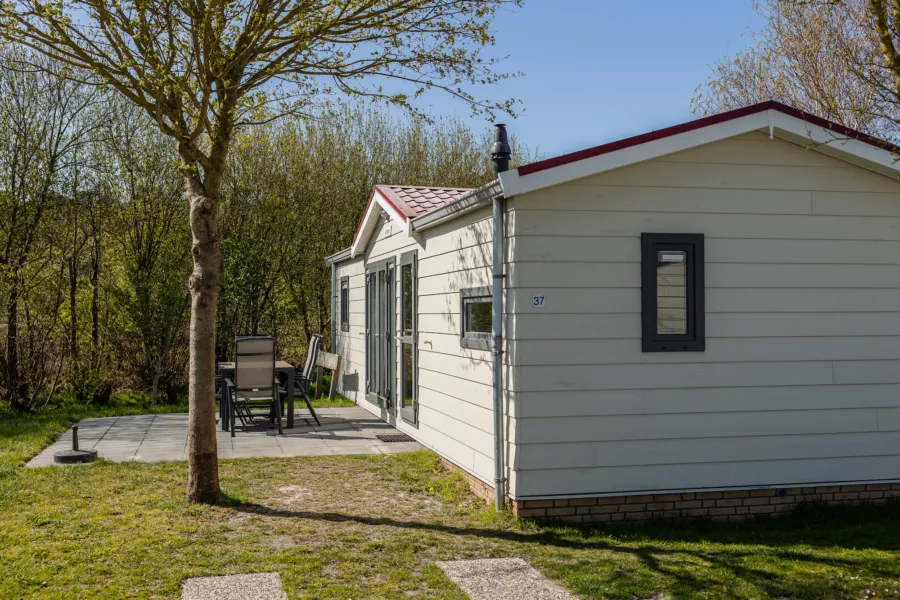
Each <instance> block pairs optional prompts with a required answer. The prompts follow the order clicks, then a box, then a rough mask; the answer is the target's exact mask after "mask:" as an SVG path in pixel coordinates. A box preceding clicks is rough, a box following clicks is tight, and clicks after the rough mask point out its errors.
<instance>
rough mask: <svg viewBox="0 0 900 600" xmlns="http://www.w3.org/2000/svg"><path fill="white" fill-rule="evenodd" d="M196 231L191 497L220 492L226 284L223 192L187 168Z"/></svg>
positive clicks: (206, 498)
mask: <svg viewBox="0 0 900 600" xmlns="http://www.w3.org/2000/svg"><path fill="white" fill-rule="evenodd" d="M185 179H186V182H187V194H188V200H189V202H190V209H191V212H190V215H191V233H192V235H193V246H192V254H193V262H194V271H193V273H192V274H191V277H190V280H189V284H188V287H189V289H190V293H191V328H190V364H189V378H188V380H189V390H188V391H189V400H188V402H189V415H188V442H187V450H188V452H187V454H188V486H187V501H188V502H189V503H198V502H202V503H206V504H211V503H215V502H216V501H217V500H218V498H219V467H218V458H217V454H216V399H215V368H216V366H215V365H216V363H215V361H216V308H217V306H218V302H219V292H220V289H221V285H222V257H221V254H220V249H219V233H218V223H217V216H216V211H217V202H218V198H216V195H215V193H214V190H212V191H213V193H210V190H208V189H206V188H204V186H203V184H202V183H201V182H200V180H199V178H198V177H197V176H196V174H194V173H186V175H185Z"/></svg>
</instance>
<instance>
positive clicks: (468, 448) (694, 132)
mask: <svg viewBox="0 0 900 600" xmlns="http://www.w3.org/2000/svg"><path fill="white" fill-rule="evenodd" d="M505 135H506V134H505V131H504V130H502V129H498V140H499V142H498V144H495V158H496V159H497V161H496V162H497V164H498V168H497V170H498V172H499V173H498V176H497V178H496V179H495V180H494V181H491V182H489V183H488V184H486V185H484V186H482V187H481V188H478V189H477V190H446V189H435V188H416V187H403V186H376V187H375V189H374V190H373V192H372V197H371V198H370V200H369V204H368V206H367V208H366V211H365V215H364V217H363V219H362V222H361V224H360V227H359V230H358V232H357V234H356V237H355V239H354V240H353V245H352V246H351V247H350V248H349V249H347V250H345V251H343V252H340V253H338V254H336V255H334V256H331V257H329V258H328V259H327V260H328V263H329V264H330V265H332V266H333V286H334V288H333V289H334V294H333V298H334V306H333V311H334V323H335V328H334V331H333V332H332V335H333V339H334V347H335V351H336V352H339V353H340V354H342V355H343V357H344V361H345V365H346V369H345V374H344V375H343V378H342V381H341V386H340V391H341V392H342V393H343V394H344V395H345V396H347V397H349V398H351V399H353V400H355V401H356V402H357V403H359V404H360V406H363V407H365V408H367V409H368V410H370V411H371V412H373V413H374V414H377V415H381V416H382V417H383V418H384V419H385V420H388V421H390V422H391V423H396V425H397V427H398V428H399V429H401V430H402V431H404V432H406V433H408V434H409V435H410V436H412V437H413V438H415V439H416V440H418V441H419V442H421V443H422V444H424V445H425V446H428V447H430V448H433V449H434V450H435V451H436V452H437V453H439V454H440V455H441V456H442V457H443V458H444V459H446V461H448V462H449V463H452V464H453V465H455V466H456V467H457V468H459V469H460V470H461V471H463V472H464V473H466V474H467V475H468V476H469V480H470V481H472V482H474V483H475V487H476V488H477V489H478V490H479V491H481V492H483V493H485V494H486V495H491V494H494V491H496V492H497V493H496V496H497V497H498V498H499V499H501V500H505V501H508V502H511V503H512V504H513V506H514V507H515V508H516V510H517V511H519V513H520V514H522V515H525V516H531V517H561V518H566V519H568V520H573V521H582V520H598V521H608V520H618V519H626V518H634V519H643V518H648V517H684V516H717V517H722V518H734V519H740V518H745V517H746V516H747V515H750V514H755V513H771V512H776V511H781V510H786V509H789V508H792V507H793V506H795V505H796V504H797V503H798V502H800V501H802V500H808V499H817V500H822V501H845V500H857V499H861V498H871V499H877V498H883V497H886V496H888V495H891V494H892V491H891V490H892V489H894V490H900V485H898V484H897V483H894V482H900V181H898V174H900V168H898V163H897V156H896V155H897V153H898V150H897V149H896V148H895V147H893V146H890V145H888V144H886V143H884V142H881V141H879V140H876V139H873V138H871V137H868V136H866V135H864V134H862V133H859V132H856V131H851V130H848V129H846V128H844V127H841V126H839V125H836V124H834V123H830V122H828V121H825V120H823V119H820V118H818V117H815V116H812V115H809V114H806V113H803V112H801V111H799V110H796V109H793V108H791V107H788V106H785V105H782V104H779V103H776V102H765V103H762V104H758V105H754V106H750V107H747V108H743V109H740V110H735V111H731V112H728V113H723V114H720V115H716V116H713V117H708V118H704V119H699V120H696V121H692V122H689V123H685V124H682V125H677V126H674V127H670V128H667V129H663V130H659V131H654V132H651V133H648V134H645V135H641V136H637V137H633V138H628V139H625V140H621V141H617V142H613V143H610V144H605V145H602V146H598V147H595V148H590V149H587V150H583V151H580V152H576V153H573V154H569V155H565V156H561V157H558V158H553V159H550V160H545V161H541V162H538V163H534V164H530V165H526V166H523V167H519V168H518V169H513V170H504V167H505V164H504V159H505V158H506V157H508V154H506V155H505V154H504V153H505V152H508V147H504V144H503V142H505ZM497 231H502V235H495V232H497ZM492 288H493V289H492ZM498 291H501V292H500V293H498ZM492 299H493V300H497V302H493V303H492ZM492 311H495V312H496V311H502V312H497V313H496V314H502V315H503V318H502V319H497V318H492ZM501 321H502V331H494V332H493V333H492V331H491V327H492V324H497V325H500V322H501ZM500 334H502V341H501V343H500V345H499V347H498V349H500V350H502V352H494V350H493V348H494V342H493V337H492V336H493V335H497V336H499V335H500ZM497 339H500V338H499V337H498V338H497ZM501 363H502V364H501ZM495 365H501V366H499V368H495ZM495 375H497V376H496V377H495ZM495 406H499V408H500V410H497V409H495ZM497 447H499V448H501V449H502V451H501V452H499V453H498V452H496V451H495V448H497ZM498 480H499V481H498ZM893 493H897V494H900V491H897V492H893Z"/></svg>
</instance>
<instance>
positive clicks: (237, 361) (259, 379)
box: [227, 335, 282, 437]
mask: <svg viewBox="0 0 900 600" xmlns="http://www.w3.org/2000/svg"><path fill="white" fill-rule="evenodd" d="M229 383H231V382H229ZM227 388H228V390H229V393H228V394H227V395H228V400H229V402H228V404H229V407H228V408H229V411H228V412H229V415H228V416H229V420H230V427H231V435H232V437H234V430H235V426H236V425H237V423H236V421H237V420H240V422H241V424H242V425H243V427H244V429H246V428H247V427H249V426H250V425H253V424H255V421H256V419H257V418H258V417H259V416H260V415H258V414H254V412H253V409H255V408H265V409H267V412H266V414H265V416H266V418H267V419H268V420H270V421H275V422H277V424H278V433H282V430H281V402H279V399H280V398H279V389H278V382H277V379H276V376H275V338H273V337H270V336H260V335H255V336H241V337H237V338H235V341H234V382H233V385H229V386H227Z"/></svg>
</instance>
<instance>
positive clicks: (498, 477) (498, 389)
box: [491, 125, 512, 511]
mask: <svg viewBox="0 0 900 600" xmlns="http://www.w3.org/2000/svg"><path fill="white" fill-rule="evenodd" d="M511 154H512V151H511V148H510V146H509V140H508V139H507V137H506V126H505V125H495V126H494V146H493V148H491V159H492V160H493V162H494V174H495V175H499V174H500V173H502V172H503V171H507V170H509V160H510V156H511ZM493 209H494V214H493V222H494V223H493V224H494V236H493V244H492V245H493V254H494V257H493V263H494V264H493V275H494V277H493V285H492V289H491V335H492V336H493V344H492V348H491V350H492V353H493V361H494V386H493V387H494V389H493V392H494V508H496V509H497V510H498V511H499V510H501V509H502V508H503V507H504V505H505V504H506V493H505V489H504V488H505V483H506V480H505V478H504V474H505V466H504V454H505V452H504V450H505V446H506V444H504V442H503V287H504V286H503V279H504V278H505V277H506V275H505V274H504V273H503V255H504V252H503V250H504V240H503V234H504V224H503V216H504V215H503V211H504V198H503V196H502V195H498V196H496V197H495V198H494V201H493Z"/></svg>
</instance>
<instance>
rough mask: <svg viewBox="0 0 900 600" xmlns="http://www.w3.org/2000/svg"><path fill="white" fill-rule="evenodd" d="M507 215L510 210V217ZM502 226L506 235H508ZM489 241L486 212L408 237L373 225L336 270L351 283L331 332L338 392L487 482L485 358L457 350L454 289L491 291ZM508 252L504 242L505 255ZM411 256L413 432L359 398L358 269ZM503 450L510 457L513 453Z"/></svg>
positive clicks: (361, 305) (488, 371) (361, 320)
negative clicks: (343, 314) (346, 315)
mask: <svg viewBox="0 0 900 600" xmlns="http://www.w3.org/2000/svg"><path fill="white" fill-rule="evenodd" d="M511 211H512V207H511V206H510V209H509V212H508V214H509V215H510V216H511V215H512V212H511ZM509 221H510V223H509V224H508V227H507V230H508V231H512V227H513V225H512V219H511V218H510V219H509ZM491 235H492V223H491V211H490V209H489V208H488V209H482V210H479V211H476V212H473V213H471V214H469V215H465V216H464V217H461V218H459V219H456V220H454V221H451V222H449V223H447V224H445V225H442V226H439V227H436V228H434V229H431V230H427V231H425V232H423V233H422V234H421V235H417V236H414V237H410V236H408V235H407V234H406V233H405V231H404V230H403V229H402V228H401V227H399V226H398V225H397V224H395V223H384V222H380V223H379V224H378V226H377V231H376V234H375V235H373V241H372V242H370V244H369V247H368V248H367V249H366V251H365V252H364V254H363V255H362V256H360V257H359V258H357V259H354V260H352V261H347V262H344V263H340V264H339V265H338V266H337V277H338V280H340V278H341V277H344V276H349V277H350V331H349V332H341V331H340V328H338V329H339V331H338V335H337V344H336V346H337V348H338V351H339V352H340V353H341V354H342V356H343V357H344V361H345V363H344V364H345V374H344V377H343V378H342V379H343V381H342V384H341V385H342V387H341V393H343V394H344V395H345V396H347V397H349V398H350V399H352V400H354V401H355V402H357V403H358V404H359V405H360V406H362V407H364V408H366V409H368V410H369V411H371V412H372V413H373V414H375V415H378V416H380V417H382V418H387V420H388V421H390V422H392V423H394V424H395V425H396V426H397V427H398V428H399V429H400V430H402V431H404V432H406V433H408V434H409V435H411V436H413V437H414V438H416V439H417V440H419V441H420V442H421V443H423V444H424V445H426V446H428V447H430V448H432V449H434V450H435V451H437V452H439V453H440V454H442V455H444V456H445V457H447V458H448V459H450V460H452V461H453V462H455V463H456V464H458V465H460V466H461V467H463V468H464V469H467V470H468V471H469V472H471V473H473V474H474V475H476V476H478V477H480V478H482V479H483V480H485V481H487V482H490V483H491V484H493V477H494V474H493V464H494V463H493V455H494V450H493V420H492V387H491V382H492V376H493V375H492V373H493V366H492V363H491V354H490V352H488V351H484V350H473V349H467V348H462V347H461V346H460V340H459V310H460V301H459V291H460V289H462V288H470V287H482V286H488V285H490V283H491V280H492V277H491V261H492V249H491ZM514 247H515V242H514V240H513V239H512V238H509V239H508V244H507V252H508V253H511V252H512V251H513V248H514ZM411 250H416V252H417V258H418V275H419V280H418V330H419V336H418V360H419V367H418V382H419V424H418V427H415V426H412V425H410V424H408V423H406V422H405V421H403V420H402V419H398V418H397V416H396V414H393V413H394V411H391V413H390V414H388V413H385V412H383V411H382V410H381V408H380V407H378V406H377V405H375V404H372V403H370V402H369V401H368V400H366V397H365V386H366V382H365V373H366V368H365V358H366V357H365V353H366V348H365V310H366V307H365V265H366V264H369V263H373V262H378V261H381V260H383V259H385V258H394V259H395V260H396V261H397V265H398V266H397V272H398V273H399V260H400V255H401V254H403V253H405V252H408V251H411ZM397 288H398V289H397V293H398V296H397V298H398V303H397V310H398V311H399V292H400V290H399V286H397ZM397 318H398V319H399V312H398V317H397ZM505 356H508V353H506V354H505ZM396 374H397V377H398V381H397V383H396V387H395V389H400V382H399V375H400V374H399V370H397V372H396ZM507 377H508V379H509V381H510V382H511V376H510V375H509V374H507ZM508 451H509V453H510V455H511V456H515V451H514V449H513V448H509V450H508Z"/></svg>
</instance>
